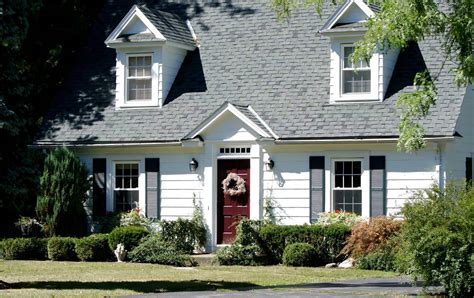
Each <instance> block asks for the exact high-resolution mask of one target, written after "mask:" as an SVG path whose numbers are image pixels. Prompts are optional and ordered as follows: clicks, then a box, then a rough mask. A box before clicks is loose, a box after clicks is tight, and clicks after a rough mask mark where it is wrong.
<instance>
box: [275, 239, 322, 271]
mask: <svg viewBox="0 0 474 298" xmlns="http://www.w3.org/2000/svg"><path fill="white" fill-rule="evenodd" d="M317 260H318V255H317V252H316V249H315V248H314V247H313V246H312V245H311V244H308V243H292V244H289V245H287V246H286V247H285V251H284V252H283V264H284V265H286V266H294V267H303V266H304V267H311V266H314V265H315V264H316V262H317Z"/></svg>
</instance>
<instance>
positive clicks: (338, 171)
mask: <svg viewBox="0 0 474 298" xmlns="http://www.w3.org/2000/svg"><path fill="white" fill-rule="evenodd" d="M334 173H335V174H336V175H337V174H343V163H342V162H340V161H336V163H335V169H334Z"/></svg>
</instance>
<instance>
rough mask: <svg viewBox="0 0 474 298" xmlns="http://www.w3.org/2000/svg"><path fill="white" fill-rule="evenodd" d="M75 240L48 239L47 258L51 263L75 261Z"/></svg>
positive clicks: (62, 238)
mask: <svg viewBox="0 0 474 298" xmlns="http://www.w3.org/2000/svg"><path fill="white" fill-rule="evenodd" d="M75 248H76V239H74V238H70V237H52V238H49V239H48V258H49V259H50V260H53V261H76V260H77V255H76V250H75Z"/></svg>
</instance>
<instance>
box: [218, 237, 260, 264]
mask: <svg viewBox="0 0 474 298" xmlns="http://www.w3.org/2000/svg"><path fill="white" fill-rule="evenodd" d="M215 261H216V262H217V263H218V264H219V265H226V266H232V265H238V266H258V265H264V264H265V263H266V262H267V258H266V256H265V255H264V254H262V249H261V248H260V247H259V246H258V245H255V244H252V245H240V244H236V243H234V244H232V245H231V246H227V247H224V248H222V249H220V250H219V251H217V253H216V257H215Z"/></svg>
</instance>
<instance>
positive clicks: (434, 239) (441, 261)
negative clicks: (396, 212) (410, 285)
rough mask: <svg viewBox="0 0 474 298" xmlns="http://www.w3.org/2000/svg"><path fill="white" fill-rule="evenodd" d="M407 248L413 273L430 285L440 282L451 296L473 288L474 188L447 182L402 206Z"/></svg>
mask: <svg viewBox="0 0 474 298" xmlns="http://www.w3.org/2000/svg"><path fill="white" fill-rule="evenodd" d="M402 214H403V215H404V217H405V224H404V226H403V228H402V236H403V239H404V247H405V249H406V252H407V254H408V255H409V256H411V262H412V264H413V269H414V271H413V274H414V275H415V276H416V275H419V276H421V277H422V278H423V279H424V280H425V281H426V282H427V283H428V284H441V285H442V286H444V287H445V288H446V290H447V292H448V294H449V295H450V296H459V297H461V296H462V297H467V296H471V295H472V294H473V291H474V274H473V267H471V265H470V262H469V260H470V258H472V255H473V254H474V243H473V241H474V240H473V239H474V220H473V218H474V189H473V188H467V187H466V185H453V184H448V185H447V186H446V187H445V189H444V190H441V189H439V187H437V186H433V187H432V188H431V189H429V190H427V191H424V192H421V193H418V194H416V195H415V196H414V197H413V198H412V200H411V201H410V202H409V203H408V204H406V205H405V206H404V207H403V208H402Z"/></svg>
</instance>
